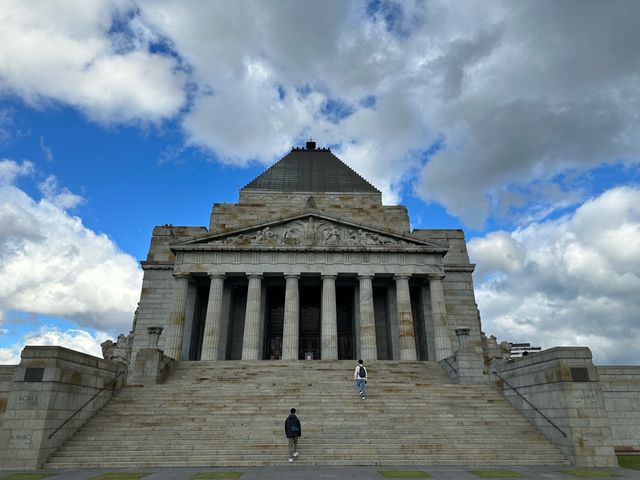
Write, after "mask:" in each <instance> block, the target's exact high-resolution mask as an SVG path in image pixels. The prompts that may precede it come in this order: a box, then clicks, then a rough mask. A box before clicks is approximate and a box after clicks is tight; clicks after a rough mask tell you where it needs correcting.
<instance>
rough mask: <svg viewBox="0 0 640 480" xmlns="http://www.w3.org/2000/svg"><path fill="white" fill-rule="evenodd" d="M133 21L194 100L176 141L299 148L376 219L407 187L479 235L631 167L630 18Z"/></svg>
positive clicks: (165, 4)
mask: <svg viewBox="0 0 640 480" xmlns="http://www.w3.org/2000/svg"><path fill="white" fill-rule="evenodd" d="M140 5H141V12H142V13H141V15H142V17H143V18H144V19H145V20H146V21H148V22H149V23H150V24H152V25H154V26H155V27H157V28H158V30H159V31H161V32H162V34H163V35H164V36H166V37H167V38H171V39H172V42H173V45H174V46H175V48H176V51H178V52H179V53H180V55H182V56H183V57H184V58H185V59H186V61H187V62H188V63H189V65H190V66H191V67H192V75H193V80H194V81H195V83H196V84H197V85H199V89H200V90H199V94H198V95H197V96H196V98H195V100H194V106H193V108H192V109H191V110H190V111H189V112H187V113H186V115H185V118H184V123H183V127H184V130H185V133H186V136H187V138H188V139H189V141H190V142H191V143H192V144H198V145H202V146H205V147H207V148H210V149H211V150H213V151H214V152H216V154H218V157H219V158H220V159H222V160H223V161H226V162H234V163H238V164H244V163H246V162H248V161H253V160H259V161H262V162H270V161H273V160H274V159H275V158H277V157H278V156H279V155H281V154H282V153H284V152H285V151H286V150H287V149H288V147H289V146H290V144H291V143H293V142H294V141H295V140H296V139H298V140H299V139H301V138H303V137H306V136H307V137H308V136H309V135H313V136H314V138H315V139H317V140H318V141H319V142H320V143H321V144H322V143H324V144H331V145H334V146H335V150H336V152H337V153H338V154H340V155H341V157H342V158H343V159H344V160H345V161H346V162H347V163H349V164H350V165H351V166H353V167H354V168H356V169H357V170H358V171H360V172H361V173H362V174H364V175H365V176H366V177H367V178H369V179H371V180H372V181H373V183H374V184H376V186H378V188H380V189H382V190H383V192H384V193H385V198H386V200H387V201H397V200H399V192H400V186H401V185H402V184H403V182H406V181H407V180H408V179H411V178H413V177H414V175H415V174H416V172H419V174H418V175H417V178H416V181H415V182H414V186H415V192H416V193H417V194H418V195H419V196H420V197H422V198H423V199H425V200H428V201H436V202H438V203H440V204H442V205H444V206H445V207H446V208H447V210H448V211H449V212H450V213H452V214H453V215H456V216H458V217H459V218H461V219H462V220H463V221H464V222H465V223H466V224H467V225H469V226H473V227H477V228H480V227H482V225H483V224H484V222H485V220H486V219H487V218H488V217H489V216H499V217H501V218H507V216H510V214H511V213H512V212H511V208H512V207H513V208H515V209H517V208H520V207H522V206H526V205H532V204H537V205H539V208H538V209H537V211H536V217H535V218H530V217H526V218H521V219H518V220H519V221H522V222H526V221H531V220H535V219H537V218H544V216H546V215H549V214H550V213H552V212H554V211H555V210H557V209H558V208H564V207H566V206H567V205H571V204H575V203H576V202H578V201H580V200H582V199H584V192H580V191H574V190H572V189H571V188H564V187H559V186H558V184H557V181H556V180H555V179H554V176H555V175H556V174H558V173H561V172H566V171H567V170H569V169H578V170H581V169H582V170H584V169H588V168H590V167H593V166H594V165H597V164H599V163H602V162H614V161H617V160H620V159H623V160H626V161H637V157H638V139H637V136H636V135H635V134H634V132H635V131H637V126H638V115H637V111H638V107H639V106H640V91H639V89H638V85H637V82H636V80H635V79H636V78H637V73H638V67H639V61H638V58H637V55H636V54H635V51H634V49H633V45H635V44H636V43H638V41H640V33H638V32H639V31H638V29H637V28H635V26H636V25H637V20H638V18H640V7H639V6H638V4H637V2H619V3H617V4H616V5H615V6H614V7H611V6H610V5H604V4H602V3H601V2H592V1H588V2H564V3H563V4H562V5H558V4H557V2H549V1H542V2H527V3H524V4H514V3H513V2H507V1H495V2H492V3H490V4H482V5H479V4H477V2H456V3H451V2H445V1H438V0H435V1H430V2H393V1H382V2H369V3H367V4H365V3H358V2H343V1H332V2H305V3H304V4H302V3H300V2H276V3H269V2H259V3H256V2H247V1H238V2H234V4H233V5H232V6H230V5H224V6H223V5H220V4H216V3H209V4H204V5H201V6H200V8H198V9H192V8H189V7H188V6H186V5H185V4H180V3H176V2H171V1H169V0H167V1H159V2H158V1H153V2H151V1H146V0H141V1H140ZM310 18H313V21H307V19H310ZM363 98H374V99H375V101H374V103H373V105H369V104H367V103H366V102H362V99H363ZM327 105H338V106H339V107H340V110H341V111H340V114H339V115H337V116H336V112H335V111H331V109H327V108H326V107H327ZM438 139H443V140H444V141H443V142H442V148H440V149H439V150H438V151H437V152H436V153H435V154H434V155H433V156H431V158H427V157H428V155H426V154H425V151H428V149H429V148H430V147H431V146H432V145H433V144H434V143H435V142H436V141H438ZM425 161H426V164H425ZM388 172H394V174H393V175H391V176H390V175H389V174H388ZM559 193H561V194H562V195H561V196H560V197H559V196H558V194H559Z"/></svg>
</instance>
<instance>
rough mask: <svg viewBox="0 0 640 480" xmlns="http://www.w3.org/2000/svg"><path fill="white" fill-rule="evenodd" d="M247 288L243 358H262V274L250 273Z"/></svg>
mask: <svg viewBox="0 0 640 480" xmlns="http://www.w3.org/2000/svg"><path fill="white" fill-rule="evenodd" d="M247 277H249V289H248V290H247V307H246V311H245V317H244V337H243V339H242V360H260V357H261V352H262V349H261V348H260V304H261V297H262V287H261V285H262V275H257V274H250V275H247Z"/></svg>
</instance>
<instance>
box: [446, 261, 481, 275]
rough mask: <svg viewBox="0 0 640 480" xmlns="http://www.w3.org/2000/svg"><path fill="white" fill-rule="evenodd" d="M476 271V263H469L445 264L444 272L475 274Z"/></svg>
mask: <svg viewBox="0 0 640 480" xmlns="http://www.w3.org/2000/svg"><path fill="white" fill-rule="evenodd" d="M475 269H476V264H475V263H467V264H449V265H447V264H445V265H444V271H445V272H469V273H473V271H474V270H475Z"/></svg>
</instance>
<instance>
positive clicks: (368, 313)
mask: <svg viewBox="0 0 640 480" xmlns="http://www.w3.org/2000/svg"><path fill="white" fill-rule="evenodd" d="M358 279H359V280H360V352H361V353H360V355H361V357H362V360H364V361H365V362H366V361H367V360H377V359H378V348H377V346H376V323H375V318H374V316H373V287H372V286H371V280H372V279H373V275H359V276H358Z"/></svg>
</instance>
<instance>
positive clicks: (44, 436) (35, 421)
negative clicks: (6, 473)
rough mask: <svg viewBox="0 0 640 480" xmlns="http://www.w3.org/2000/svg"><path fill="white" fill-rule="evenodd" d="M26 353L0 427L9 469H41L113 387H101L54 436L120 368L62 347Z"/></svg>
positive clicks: (0, 459)
mask: <svg viewBox="0 0 640 480" xmlns="http://www.w3.org/2000/svg"><path fill="white" fill-rule="evenodd" d="M21 357H22V358H21V360H20V364H19V365H18V366H16V367H14V372H13V373H14V375H13V381H12V382H11V386H10V389H9V392H8V393H9V394H8V401H7V409H6V411H5V413H4V419H3V423H2V428H1V429H0V468H6V469H34V468H40V467H41V466H42V465H43V463H44V462H45V461H46V460H47V458H48V457H49V455H51V454H52V453H53V452H54V451H55V450H56V449H57V448H59V447H60V446H61V445H62V444H63V443H64V442H65V440H66V439H68V438H69V437H71V435H73V434H74V433H75V432H76V430H77V429H78V428H80V426H82V425H83V424H84V423H85V422H86V421H87V420H88V419H89V418H90V417H92V416H93V415H94V413H95V412H97V411H98V410H99V409H101V408H102V406H103V405H104V404H105V403H106V402H108V401H109V399H110V398H111V395H112V390H111V389H108V390H104V391H102V392H101V393H100V394H99V395H97V396H96V398H95V399H94V400H93V401H92V402H90V403H89V404H88V405H87V406H86V407H85V408H83V409H82V410H81V411H80V412H79V413H77V414H76V415H75V416H74V417H73V418H72V420H71V421H69V422H68V423H67V424H66V425H65V426H64V427H63V428H61V429H60V430H58V431H57V432H56V433H55V434H54V432H55V430H56V429H57V428H58V427H59V426H60V425H62V424H63V422H64V421H65V420H67V419H68V418H70V417H71V416H72V414H73V413H74V412H76V411H77V409H78V408H79V407H81V406H83V405H84V404H85V403H87V401H88V400H90V399H91V398H92V397H93V396H94V395H95V394H96V393H98V392H100V389H101V388H105V387H109V384H110V382H112V381H113V380H114V379H115V378H116V376H117V375H118V369H119V367H118V366H117V364H115V363H112V362H107V361H106V360H102V359H100V358H96V357H93V356H91V355H87V354H84V353H80V352H74V351H73V350H69V349H66V348H62V347H39V346H38V347H25V349H24V350H23V351H22V356H21ZM110 388H113V386H111V387H110ZM51 435H52V437H51V438H49V437H50V436H51Z"/></svg>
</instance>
